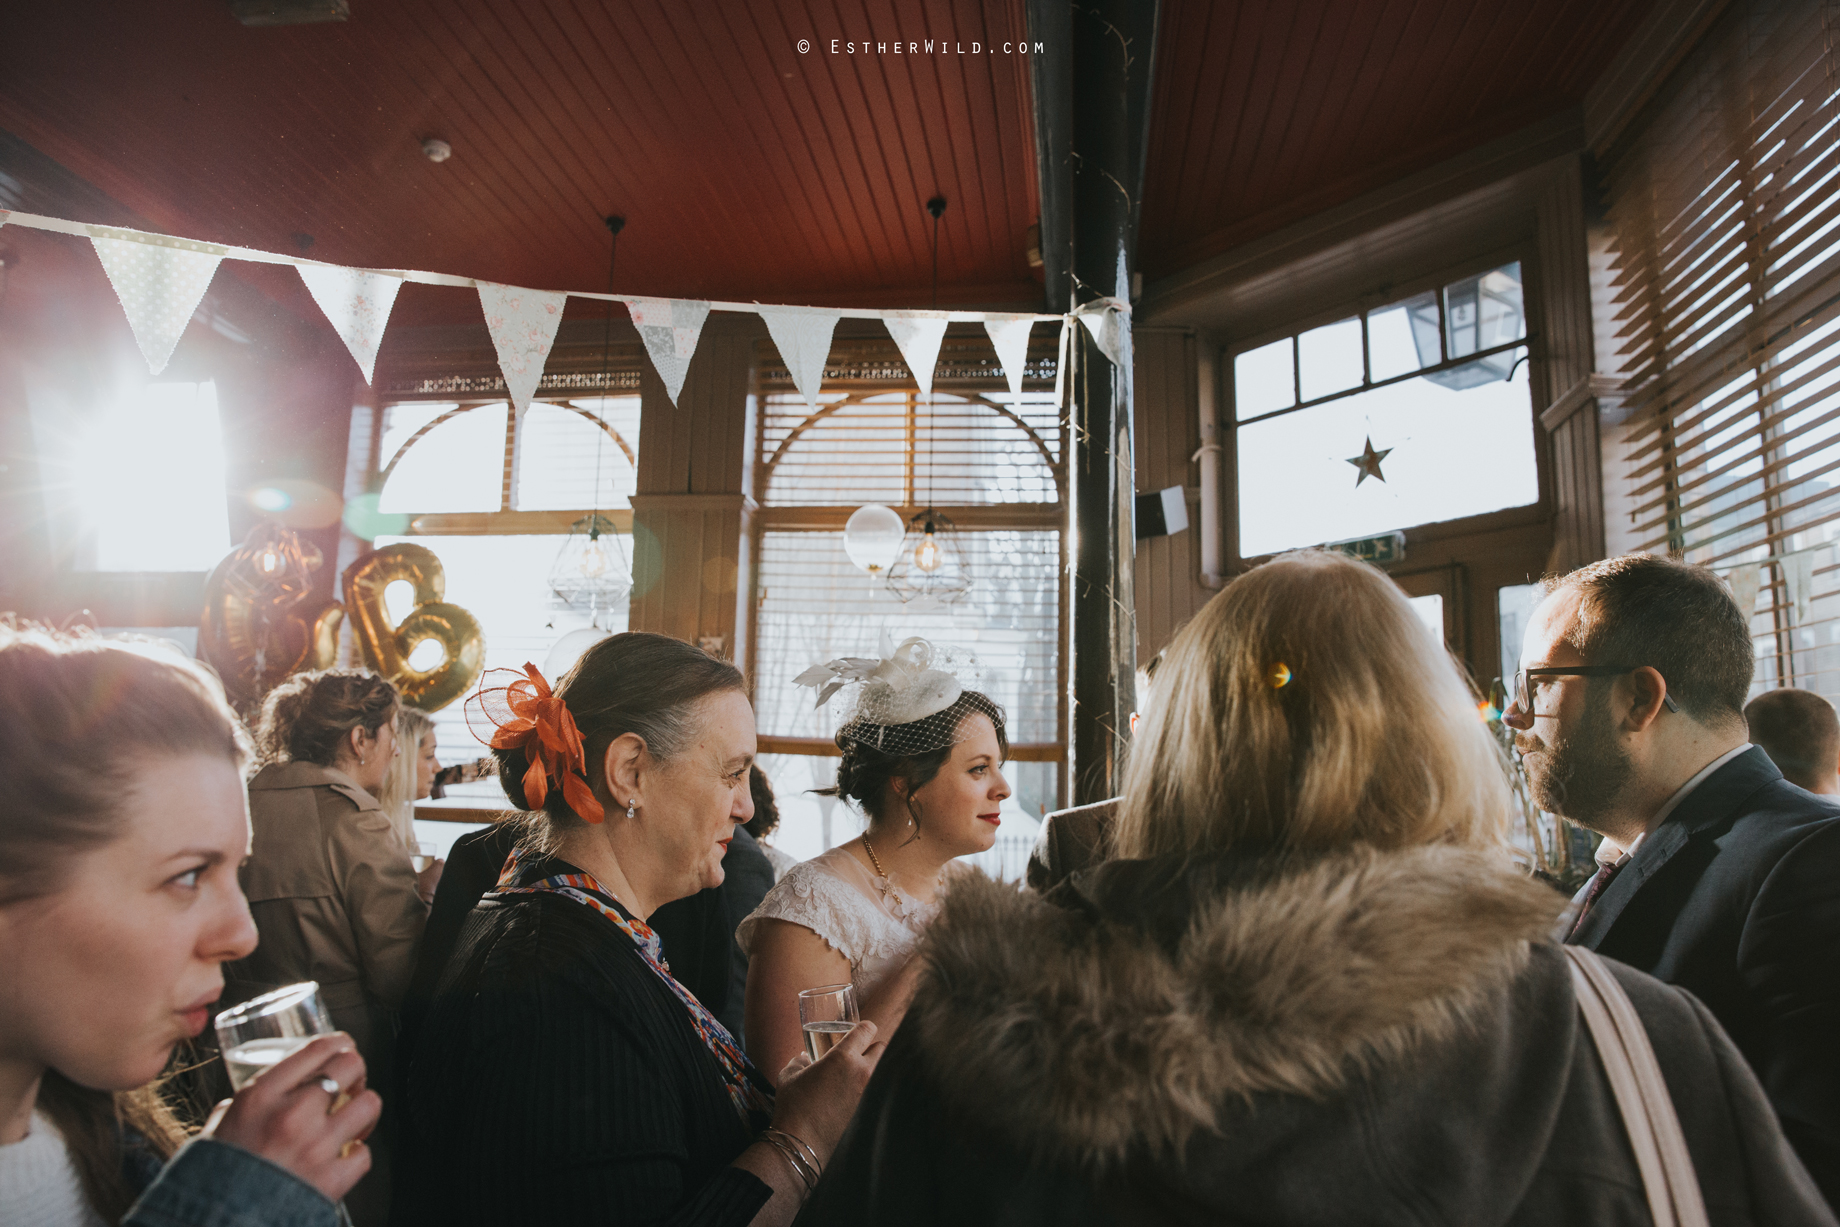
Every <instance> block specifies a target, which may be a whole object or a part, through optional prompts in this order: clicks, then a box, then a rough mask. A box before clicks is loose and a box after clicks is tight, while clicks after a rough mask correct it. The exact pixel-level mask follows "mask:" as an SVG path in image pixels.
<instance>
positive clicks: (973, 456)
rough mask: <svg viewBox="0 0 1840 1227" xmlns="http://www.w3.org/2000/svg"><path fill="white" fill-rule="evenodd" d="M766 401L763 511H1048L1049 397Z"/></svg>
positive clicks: (1055, 457)
mask: <svg viewBox="0 0 1840 1227" xmlns="http://www.w3.org/2000/svg"><path fill="white" fill-rule="evenodd" d="M822 400H823V402H824V403H823V406H822V407H821V408H820V409H819V411H818V412H817V413H815V414H814V413H813V412H812V411H811V408H810V406H808V405H807V404H806V403H805V398H804V397H802V396H799V395H798V394H796V393H794V394H792V395H787V394H785V393H769V394H768V395H766V396H764V397H763V398H762V405H761V416H760V447H761V450H760V457H761V462H762V476H763V478H764V482H763V484H764V487H765V488H764V492H763V499H762V501H763V504H765V505H771V506H779V507H789V506H814V505H817V506H828V505H838V506H843V505H848V506H859V505H861V504H863V503H885V504H887V505H888V506H891V507H917V506H924V505H926V504H928V503H933V504H937V505H939V506H942V507H943V506H967V505H981V504H986V503H1054V502H1057V501H1058V500H1059V498H1060V491H1059V487H1058V485H1057V484H1056V474H1055V466H1056V465H1057V464H1058V463H1059V461H1060V446H1061V439H1060V436H1061V431H1060V413H1059V410H1058V409H1057V407H1056V406H1055V403H1054V394H1053V393H1052V392H1051V391H1024V392H1023V394H1022V395H1021V396H1020V397H1016V396H1012V395H1011V394H1010V393H1009V392H1008V391H995V390H992V391H990V392H986V393H982V394H978V395H954V394H950V393H944V392H936V393H934V394H932V395H930V396H929V395H925V394H922V393H920V392H918V391H916V390H913V389H905V390H902V391H894V392H870V393H850V394H845V393H841V392H835V393H825V394H824V396H823V397H822Z"/></svg>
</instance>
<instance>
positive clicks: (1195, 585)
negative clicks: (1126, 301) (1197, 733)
mask: <svg viewBox="0 0 1840 1227" xmlns="http://www.w3.org/2000/svg"><path fill="white" fill-rule="evenodd" d="M1201 343H1202V342H1200V341H1199V340H1198V339H1197V338H1196V336H1195V334H1194V333H1193V332H1192V331H1190V330H1188V329H1186V328H1144V327H1140V328H1137V329H1134V330H1133V331H1132V334H1131V344H1132V348H1133V351H1134V354H1135V358H1136V362H1135V366H1134V369H1133V377H1134V379H1135V381H1136V394H1135V401H1136V406H1135V407H1136V422H1135V429H1136V436H1135V438H1136V448H1137V490H1138V493H1140V494H1144V493H1148V492H1150V491H1152V490H1162V489H1165V488H1167V487H1169V486H1181V487H1182V488H1183V490H1184V491H1185V493H1186V495H1187V501H1188V528H1187V529H1185V530H1184V531H1182V532H1179V533H1176V534H1175V535H1174V536H1169V537H1153V538H1151V539H1150V540H1148V541H1139V542H1138V543H1137V567H1136V574H1135V577H1134V579H1135V586H1136V594H1137V663H1138V666H1139V667H1140V668H1141V667H1142V666H1144V665H1146V664H1148V663H1149V662H1150V661H1151V660H1152V659H1153V658H1154V657H1155V656H1156V654H1157V653H1158V652H1160V651H1162V650H1163V648H1164V647H1165V646H1167V645H1168V643H1169V641H1170V639H1171V638H1173V637H1174V636H1175V633H1176V632H1177V631H1178V630H1180V629H1181V628H1182V624H1183V623H1184V622H1187V621H1188V620H1189V619H1190V618H1191V617H1193V616H1194V614H1195V611H1196V610H1198V609H1200V608H1201V607H1202V606H1203V605H1205V604H1207V601H1208V598H1210V597H1212V596H1213V595H1214V593H1213V591H1212V590H1210V589H1208V588H1205V587H1203V586H1202V584H1201V579H1200V576H1201V516H1202V515H1203V514H1216V515H1217V514H1219V509H1218V508H1212V509H1209V508H1203V507H1202V506H1201V491H1200V481H1201V477H1200V470H1199V468H1198V467H1197V465H1196V462H1195V460H1194V455H1195V452H1196V450H1197V449H1198V448H1200V446H1201V424H1200V419H1199V417H1198V416H1197V415H1198V413H1199V403H1198V402H1199V389H1198V388H1197V386H1196V382H1195V381H1196V371H1197V364H1196V360H1197V356H1198V355H1197V348H1196V347H1197V346H1198V345H1200V344H1201ZM1139 702H1140V703H1141V702H1142V699H1141V697H1140V699H1139Z"/></svg>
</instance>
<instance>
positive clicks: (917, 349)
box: [882, 313, 946, 395]
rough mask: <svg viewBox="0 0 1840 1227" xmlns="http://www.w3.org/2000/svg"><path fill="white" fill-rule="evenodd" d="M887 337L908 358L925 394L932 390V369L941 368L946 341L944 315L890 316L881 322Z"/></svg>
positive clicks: (909, 366) (917, 381)
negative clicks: (942, 345)
mask: <svg viewBox="0 0 1840 1227" xmlns="http://www.w3.org/2000/svg"><path fill="white" fill-rule="evenodd" d="M882 323H883V324H886V325H887V326H888V335H889V336H891V337H893V338H894V343H895V344H896V345H898V346H899V347H900V349H901V357H903V358H905V359H907V369H908V370H910V371H912V372H913V373H914V381H915V382H916V383H918V384H919V385H920V392H921V394H922V395H930V394H931V393H932V391H933V368H934V367H936V366H938V365H939V344H940V342H942V341H944V340H945V339H946V317H945V315H944V314H943V313H942V314H939V315H890V316H886V317H885V318H884V319H883V320H882Z"/></svg>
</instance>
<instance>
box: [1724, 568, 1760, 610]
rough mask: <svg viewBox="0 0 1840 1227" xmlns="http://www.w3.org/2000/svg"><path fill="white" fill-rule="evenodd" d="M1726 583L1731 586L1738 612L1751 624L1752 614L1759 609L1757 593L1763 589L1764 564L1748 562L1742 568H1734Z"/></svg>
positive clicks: (1726, 578) (1727, 575) (1727, 576)
mask: <svg viewBox="0 0 1840 1227" xmlns="http://www.w3.org/2000/svg"><path fill="white" fill-rule="evenodd" d="M1725 582H1726V583H1727V584H1729V585H1730V586H1731V596H1732V599H1733V600H1734V601H1736V602H1738V611H1739V612H1740V613H1742V614H1743V615H1744V620H1745V621H1746V622H1749V621H1750V619H1751V614H1753V613H1754V612H1756V609H1757V593H1758V591H1759V590H1760V589H1761V588H1762V587H1763V564H1762V563H1760V562H1747V563H1745V564H1744V565H1743V566H1741V567H1733V568H1732V569H1731V570H1730V571H1729V572H1728V573H1727V574H1726V576H1725Z"/></svg>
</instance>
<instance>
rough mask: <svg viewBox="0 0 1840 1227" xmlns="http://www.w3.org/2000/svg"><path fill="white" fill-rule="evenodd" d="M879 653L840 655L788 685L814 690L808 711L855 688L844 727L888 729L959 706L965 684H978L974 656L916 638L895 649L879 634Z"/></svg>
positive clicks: (907, 639)
mask: <svg viewBox="0 0 1840 1227" xmlns="http://www.w3.org/2000/svg"><path fill="white" fill-rule="evenodd" d="M880 649H881V656H880V657H879V658H869V657H862V656H845V657H841V658H839V659H837V660H832V661H827V662H825V663H824V664H820V665H813V666H812V667H811V668H809V669H807V670H805V672H803V673H801V674H799V675H798V676H797V677H795V678H793V679H792V680H793V684H794V685H798V686H811V687H813V688H815V689H816V690H817V692H818V699H817V702H816V703H814V704H813V707H822V706H824V705H825V704H826V703H827V702H829V701H830V699H831V697H832V696H833V695H835V694H836V693H837V692H838V691H840V690H842V689H843V688H844V687H846V686H855V687H857V691H856V701H855V704H854V706H853V708H852V710H851V712H850V714H849V716H848V717H847V718H846V719H845V721H844V726H845V727H849V726H860V725H864V724H871V725H880V726H882V727H884V728H888V727H893V726H896V725H903V724H912V723H914V722H915V721H918V720H924V719H926V718H927V717H928V716H933V715H937V714H938V713H940V712H942V711H944V710H945V709H946V708H948V707H950V706H952V704H953V703H955V702H957V701H958V697H959V695H961V694H963V693H964V692H965V686H966V683H967V682H968V681H970V682H975V681H976V680H977V660H976V658H975V657H973V656H970V655H969V654H964V653H959V652H955V651H953V650H951V649H944V650H941V649H939V648H936V647H934V645H933V644H931V643H930V642H928V641H927V640H926V639H923V638H921V637H920V636H918V635H912V636H909V637H908V638H906V639H903V640H902V641H901V642H900V644H899V645H895V644H894V643H893V642H892V639H891V637H890V636H889V634H888V632H887V631H885V630H884V631H883V632H882V639H881V644H880ZM878 740H879V739H878Z"/></svg>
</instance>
